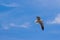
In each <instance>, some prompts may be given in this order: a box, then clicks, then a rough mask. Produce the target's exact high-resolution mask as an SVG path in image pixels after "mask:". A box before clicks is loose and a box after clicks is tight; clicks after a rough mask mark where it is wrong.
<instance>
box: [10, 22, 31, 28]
mask: <svg viewBox="0 0 60 40" xmlns="http://www.w3.org/2000/svg"><path fill="white" fill-rule="evenodd" d="M10 26H12V27H18V28H19V27H20V28H28V27H30V26H31V24H30V23H28V22H26V23H24V24H20V25H18V24H14V23H10Z"/></svg>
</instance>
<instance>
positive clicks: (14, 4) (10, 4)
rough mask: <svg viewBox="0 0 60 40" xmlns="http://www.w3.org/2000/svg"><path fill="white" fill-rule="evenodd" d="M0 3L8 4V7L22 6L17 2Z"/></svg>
mask: <svg viewBox="0 0 60 40" xmlns="http://www.w3.org/2000/svg"><path fill="white" fill-rule="evenodd" d="M0 5H3V6H6V7H19V6H20V5H19V4H17V3H0Z"/></svg>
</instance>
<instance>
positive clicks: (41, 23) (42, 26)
mask: <svg viewBox="0 0 60 40" xmlns="http://www.w3.org/2000/svg"><path fill="white" fill-rule="evenodd" d="M39 24H40V25H41V28H42V30H44V25H43V22H42V21H40V22H39Z"/></svg>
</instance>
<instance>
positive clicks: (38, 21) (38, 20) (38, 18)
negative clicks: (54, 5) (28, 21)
mask: <svg viewBox="0 0 60 40" xmlns="http://www.w3.org/2000/svg"><path fill="white" fill-rule="evenodd" d="M36 18H37V20H36V21H35V22H36V23H38V24H40V25H41V29H42V30H43V31H44V25H43V21H42V20H41V18H40V17H39V16H37V17H36Z"/></svg>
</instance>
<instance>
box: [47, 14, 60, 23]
mask: <svg viewBox="0 0 60 40" xmlns="http://www.w3.org/2000/svg"><path fill="white" fill-rule="evenodd" d="M47 23H48V24H60V14H57V16H56V17H55V18H54V19H53V20H52V21H51V20H50V21H47Z"/></svg>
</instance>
